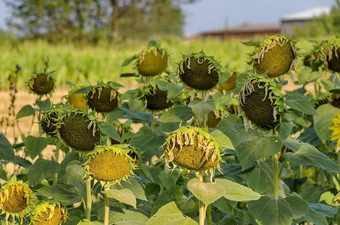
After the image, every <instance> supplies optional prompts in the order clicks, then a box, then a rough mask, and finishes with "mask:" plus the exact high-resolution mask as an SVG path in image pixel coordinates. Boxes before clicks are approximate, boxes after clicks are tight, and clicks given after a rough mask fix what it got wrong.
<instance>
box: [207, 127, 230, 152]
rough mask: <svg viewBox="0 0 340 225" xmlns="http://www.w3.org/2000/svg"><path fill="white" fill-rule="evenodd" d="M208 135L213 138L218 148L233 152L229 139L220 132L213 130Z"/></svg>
mask: <svg viewBox="0 0 340 225" xmlns="http://www.w3.org/2000/svg"><path fill="white" fill-rule="evenodd" d="M210 135H211V136H212V137H213V138H214V140H215V141H216V142H217V144H218V146H219V147H220V148H223V149H233V150H235V148H234V146H233V143H231V141H230V139H229V137H227V136H226V135H225V134H224V133H223V132H222V131H220V130H214V131H213V132H211V133H210Z"/></svg>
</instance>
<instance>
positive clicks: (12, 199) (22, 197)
mask: <svg viewBox="0 0 340 225" xmlns="http://www.w3.org/2000/svg"><path fill="white" fill-rule="evenodd" d="M31 205H32V191H31V189H30V188H29V187H28V185H27V184H25V183H23V182H22V181H17V180H16V177H12V179H11V180H10V181H9V182H8V183H7V184H5V185H4V186H3V187H2V188H1V190H0V208H1V209H2V210H3V211H5V212H6V213H9V214H22V212H25V211H28V210H29V208H30V207H31Z"/></svg>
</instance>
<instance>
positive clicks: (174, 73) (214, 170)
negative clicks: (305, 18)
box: [0, 35, 340, 225]
mask: <svg viewBox="0 0 340 225" xmlns="http://www.w3.org/2000/svg"><path fill="white" fill-rule="evenodd" d="M216 43H217V45H215V47H216V55H213V54H211V52H212V53H213V52H214V49H209V50H208V51H206V50H205V49H200V50H197V48H196V49H194V50H191V51H190V50H188V51H187V52H181V54H182V56H181V57H180V58H178V59H176V60H174V59H173V55H172V54H170V52H173V49H171V45H168V46H167V47H164V46H162V45H161V44H160V43H157V42H156V41H150V42H149V43H148V44H147V45H145V46H143V47H141V48H139V49H138V51H135V52H133V51H131V49H130V50H129V54H124V60H123V61H122V63H121V65H119V67H120V71H121V72H120V77H116V78H114V79H112V80H111V79H106V78H107V77H105V76H103V75H100V74H98V76H97V75H96V74H95V73H91V74H87V76H84V77H83V78H80V77H71V76H69V77H68V76H67V75H63V77H62V78H61V77H58V75H59V74H60V72H58V68H53V70H51V69H50V68H51V66H50V65H51V63H53V60H54V59H55V60H58V59H57V57H49V58H46V60H45V61H44V63H43V64H40V65H39V66H36V67H41V68H42V69H41V68H40V69H36V71H35V72H34V73H33V74H30V75H27V72H26V75H24V76H22V75H20V74H22V73H23V71H24V70H25V66H24V67H23V68H22V67H21V66H19V65H20V64H19V65H17V66H16V67H15V71H14V72H13V71H12V72H11V74H12V75H10V76H9V78H8V81H5V80H1V82H2V84H1V85H3V86H4V85H5V84H6V83H7V82H9V84H10V85H9V87H10V88H9V95H10V99H11V101H10V102H9V104H8V108H9V116H11V117H15V120H14V121H13V122H12V123H11V122H10V121H9V120H6V118H5V119H2V120H1V123H0V124H1V129H0V131H1V132H2V134H0V160H1V164H2V166H1V167H0V181H1V182H0V184H1V189H0V213H1V214H0V224H6V225H7V224H30V225H38V224H39V225H58V224H65V225H77V224H78V225H100V224H104V225H109V224H116V225H119V224H122V225H123V224H124V225H198V224H199V225H234V224H235V225H248V224H253V225H291V224H306V225H307V224H316V225H327V224H334V225H335V224H340V210H339V208H338V206H339V203H340V175H339V173H340V167H339V160H340V157H339V150H340V147H339V146H340V79H339V73H340V38H329V39H327V40H322V41H315V42H312V43H309V45H310V46H311V47H310V48H303V47H302V48H301V47H297V45H298V42H296V41H294V40H292V39H290V38H287V37H286V36H285V35H274V36H266V37H264V38H263V40H261V41H255V40H254V41H250V42H245V43H243V44H242V45H239V46H241V47H239V46H238V47H235V45H231V47H230V50H232V51H233V52H236V54H234V55H233V56H232V57H230V56H229V59H231V61H229V62H226V61H225V60H224V59H221V58H219V57H220V56H221V55H223V53H222V54H221V52H220V51H218V50H217V48H219V47H220V46H219V45H226V46H224V47H223V48H225V49H228V44H230V43H229V42H226V43H224V42H216ZM305 45H306V46H307V45H308V44H305ZM301 46H304V45H301ZM189 47H190V46H189ZM189 47H188V46H187V47H186V48H185V50H186V49H190V48H189ZM220 48H222V47H220ZM174 49H176V51H181V50H183V49H181V46H180V47H178V46H177V48H175V47H174ZM244 49H247V51H248V54H246V53H245V52H244ZM207 52H209V53H207ZM13 54H15V53H13ZM96 54H100V53H99V52H97V53H96ZM224 54H228V52H224ZM108 58H109V57H108ZM11 60H13V63H12V65H11V66H12V67H14V65H16V63H15V62H14V59H11ZM27 60H32V59H27ZM222 60H223V63H225V64H226V65H222V63H221V61H222ZM50 61H51V62H50ZM89 62H91V63H94V62H92V61H91V60H89ZM69 63H70V65H72V60H70V61H69ZM98 65H99V64H98ZM109 66H110V65H108V64H101V65H99V66H98V67H100V68H101V70H103V73H102V74H104V75H105V74H109V73H110V70H111V69H110V68H109ZM97 72H101V71H97ZM23 78H24V79H26V78H27V79H26V80H25V83H23V82H22V84H21V85H22V86H25V87H21V88H26V89H28V90H29V93H30V95H34V96H36V101H35V102H34V103H32V104H26V105H24V106H23V107H22V108H21V109H19V110H18V111H16V110H14V105H15V101H16V95H17V87H16V85H17V84H18V82H19V80H20V79H23ZM68 78H70V79H68ZM95 79H97V80H95ZM126 80H128V82H127V83H129V84H131V83H134V85H130V87H129V88H126V87H124V86H123V85H122V84H121V83H122V82H124V83H126V82H125V81H126ZM61 83H66V84H67V85H68V87H67V89H68V90H67V92H68V94H67V95H65V96H63V98H62V99H60V101H58V102H56V101H54V100H53V101H52V98H51V96H52V95H53V93H54V91H55V89H56V87H57V86H58V85H60V84H61ZM19 86H20V84H19ZM3 104H4V103H3ZM5 104H6V103H5ZM23 119H30V120H31V123H30V125H29V126H30V128H32V127H36V128H37V132H36V133H34V134H26V133H25V132H20V129H19V134H20V135H18V137H13V135H11V134H10V133H9V132H8V130H9V129H13V130H14V129H15V126H16V125H15V123H17V122H20V120H23ZM5 128H6V129H5ZM10 136H11V137H10ZM46 152H50V156H49V157H46V154H45V153H46ZM10 167H11V168H12V169H11V170H9V168H10Z"/></svg>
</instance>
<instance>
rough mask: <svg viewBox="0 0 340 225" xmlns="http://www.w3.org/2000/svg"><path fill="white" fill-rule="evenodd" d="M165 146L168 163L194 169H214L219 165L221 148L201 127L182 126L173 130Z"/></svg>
mask: <svg viewBox="0 0 340 225" xmlns="http://www.w3.org/2000/svg"><path fill="white" fill-rule="evenodd" d="M164 147H165V160H166V162H167V163H169V162H172V163H173V164H174V165H178V166H180V167H182V168H186V169H189V170H194V171H207V170H209V171H213V170H214V169H215V168H216V167H217V168H218V167H219V161H220V148H219V146H218V144H217V142H216V141H214V140H213V139H212V137H211V136H210V134H209V133H208V132H206V131H205V130H203V129H201V128H197V127H181V128H179V129H178V130H176V131H174V132H171V133H170V134H169V137H168V139H167V140H166V142H165V144H164Z"/></svg>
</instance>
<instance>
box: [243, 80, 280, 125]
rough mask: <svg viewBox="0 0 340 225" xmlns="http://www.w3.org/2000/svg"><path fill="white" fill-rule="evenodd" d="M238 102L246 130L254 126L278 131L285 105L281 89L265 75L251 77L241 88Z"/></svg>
mask: <svg viewBox="0 0 340 225" xmlns="http://www.w3.org/2000/svg"><path fill="white" fill-rule="evenodd" d="M238 102H239V105H238V109H239V114H240V115H241V116H242V118H243V121H244V124H245V127H246V129H248V128H249V127H252V125H253V124H254V125H256V126H257V127H260V128H262V129H264V130H276V129H277V128H278V127H279V126H280V123H281V120H282V119H283V113H284V112H285V105H284V102H283V97H282V95H281V89H280V87H279V85H278V84H277V83H275V82H274V81H273V80H272V79H269V78H266V76H264V75H263V74H262V75H259V74H255V75H253V76H250V79H249V80H248V81H246V82H245V83H244V85H243V86H242V88H241V91H240V94H239V101H238Z"/></svg>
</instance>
